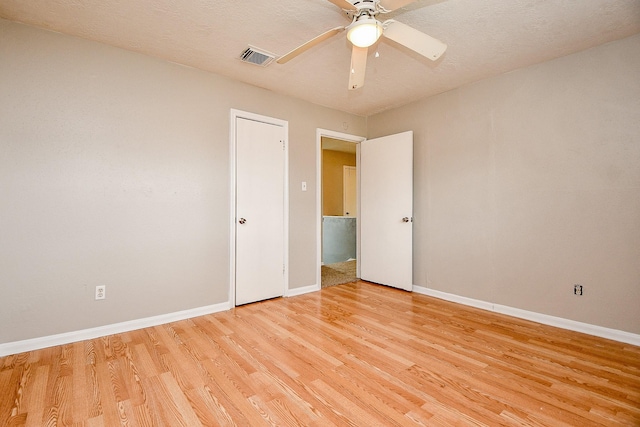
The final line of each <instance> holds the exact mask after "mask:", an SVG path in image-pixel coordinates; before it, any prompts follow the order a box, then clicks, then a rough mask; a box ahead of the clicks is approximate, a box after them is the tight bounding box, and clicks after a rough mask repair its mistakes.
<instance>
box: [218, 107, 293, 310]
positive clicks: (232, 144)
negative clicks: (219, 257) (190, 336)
mask: <svg viewBox="0 0 640 427" xmlns="http://www.w3.org/2000/svg"><path fill="white" fill-rule="evenodd" d="M237 119H247V120H254V121H256V122H261V123H267V124H270V125H275V126H281V127H282V128H283V129H284V150H283V156H284V159H283V160H284V182H283V188H282V191H283V192H284V218H283V220H284V236H283V237H284V280H283V282H284V289H283V290H282V294H283V295H284V296H286V295H287V292H288V290H289V122H288V121H286V120H281V119H276V118H273V117H268V116H262V115H260V114H255V113H250V112H247V111H241V110H236V109H234V108H232V109H231V110H230V114H229V174H230V175H229V205H230V212H229V304H230V306H231V307H235V306H236V226H237V218H236V216H237V212H236V202H237V198H236V184H237V183H236V173H237V168H236V164H237V163H236V161H237V140H236V137H237V135H236V121H237Z"/></svg>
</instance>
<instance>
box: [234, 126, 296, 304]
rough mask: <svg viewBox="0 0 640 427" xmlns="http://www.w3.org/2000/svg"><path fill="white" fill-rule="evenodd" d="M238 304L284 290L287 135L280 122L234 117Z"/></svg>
mask: <svg viewBox="0 0 640 427" xmlns="http://www.w3.org/2000/svg"><path fill="white" fill-rule="evenodd" d="M235 125H236V129H235V131H236V210H235V211H236V222H235V236H236V242H235V302H236V305H241V304H247V303H251V302H255V301H260V300H264V299H269V298H274V297H278V296H282V295H283V294H284V290H285V136H286V130H285V129H284V128H283V127H282V126H279V125H277V124H272V123H265V122H261V121H256V120H250V119H246V118H242V117H237V118H236V123H235Z"/></svg>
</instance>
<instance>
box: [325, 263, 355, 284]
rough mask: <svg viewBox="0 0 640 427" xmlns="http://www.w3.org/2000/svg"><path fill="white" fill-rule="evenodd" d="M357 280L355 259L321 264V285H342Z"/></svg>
mask: <svg viewBox="0 0 640 427" xmlns="http://www.w3.org/2000/svg"><path fill="white" fill-rule="evenodd" d="M356 280H358V278H357V277H356V260H355V259H354V260H351V261H345V262H337V263H335V264H327V265H323V266H322V287H323V288H327V287H329V286H335V285H342V284H344V283H351V282H355V281H356Z"/></svg>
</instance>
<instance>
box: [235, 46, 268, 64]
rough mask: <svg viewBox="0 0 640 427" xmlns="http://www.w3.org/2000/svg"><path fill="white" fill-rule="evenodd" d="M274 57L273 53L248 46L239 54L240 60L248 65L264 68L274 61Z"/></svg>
mask: <svg viewBox="0 0 640 427" xmlns="http://www.w3.org/2000/svg"><path fill="white" fill-rule="evenodd" d="M275 57H276V56H275V55H274V54H273V53H269V52H267V51H264V50H261V49H256V48H255V47H253V46H249V47H248V48H246V49H245V50H244V51H243V52H242V53H241V54H240V60H241V61H243V62H248V63H250V64H255V65H260V66H262V67H266V66H267V65H269V64H270V63H271V61H273V60H274V58H275Z"/></svg>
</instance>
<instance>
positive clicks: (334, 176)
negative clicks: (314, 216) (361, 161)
mask: <svg viewBox="0 0 640 427" xmlns="http://www.w3.org/2000/svg"><path fill="white" fill-rule="evenodd" d="M355 165H356V155H355V154H353V153H344V152H341V151H334V150H322V214H323V215H335V216H342V215H343V213H344V208H343V205H344V194H343V193H344V191H343V182H342V181H343V166H355Z"/></svg>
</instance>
